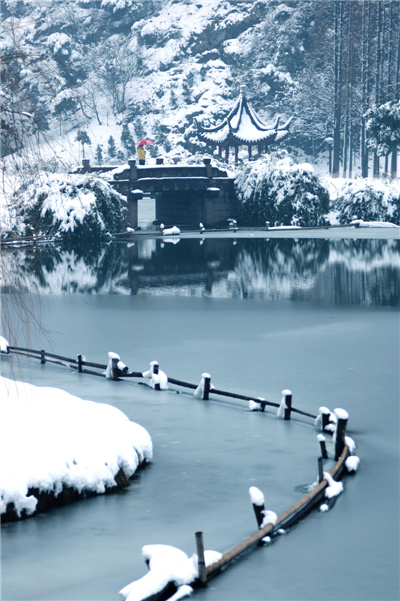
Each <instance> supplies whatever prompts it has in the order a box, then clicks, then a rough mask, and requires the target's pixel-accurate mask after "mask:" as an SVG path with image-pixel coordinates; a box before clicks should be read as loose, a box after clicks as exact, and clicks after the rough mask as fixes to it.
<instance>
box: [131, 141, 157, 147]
mask: <svg viewBox="0 0 400 601" xmlns="http://www.w3.org/2000/svg"><path fill="white" fill-rule="evenodd" d="M146 144H155V142H153V140H140V142H136V146H145V145H146Z"/></svg>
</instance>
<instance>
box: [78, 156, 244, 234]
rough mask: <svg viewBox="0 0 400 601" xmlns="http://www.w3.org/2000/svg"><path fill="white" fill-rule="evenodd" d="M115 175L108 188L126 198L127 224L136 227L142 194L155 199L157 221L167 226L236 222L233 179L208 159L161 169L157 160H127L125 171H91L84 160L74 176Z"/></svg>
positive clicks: (208, 225)
mask: <svg viewBox="0 0 400 601" xmlns="http://www.w3.org/2000/svg"><path fill="white" fill-rule="evenodd" d="M111 170H112V171H114V173H113V179H112V180H110V184H111V185H112V186H113V187H114V188H115V189H116V190H117V191H118V192H120V193H121V194H123V195H124V196H126V198H127V206H128V219H127V222H128V223H127V224H128V225H129V226H130V227H132V228H134V227H137V225H138V201H139V200H140V199H141V198H143V195H144V194H145V193H150V194H151V195H154V197H155V205H156V215H155V217H156V220H158V221H159V222H160V223H164V224H165V226H166V227H168V226H170V225H177V226H192V227H196V228H197V227H198V225H199V223H200V222H202V223H203V224H204V225H205V226H206V227H214V226H222V225H226V224H227V219H229V218H236V203H235V193H234V180H235V178H234V177H232V176H229V175H228V173H227V172H226V171H223V170H221V169H219V168H218V167H214V166H213V165H212V164H211V159H203V165H164V162H163V159H156V164H155V165H137V163H136V160H134V159H130V160H129V161H128V167H127V168H120V170H118V167H115V166H112V167H111V166H107V167H91V166H90V163H89V160H88V159H84V160H83V167H82V168H80V169H78V170H77V171H76V172H75V173H95V172H104V171H111Z"/></svg>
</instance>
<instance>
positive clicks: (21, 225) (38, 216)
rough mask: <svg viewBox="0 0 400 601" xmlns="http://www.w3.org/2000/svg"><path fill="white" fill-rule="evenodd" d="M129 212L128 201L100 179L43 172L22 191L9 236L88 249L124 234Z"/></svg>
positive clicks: (15, 208)
mask: <svg viewBox="0 0 400 601" xmlns="http://www.w3.org/2000/svg"><path fill="white" fill-rule="evenodd" d="M125 211H126V209H125V198H124V197H122V196H121V195H120V194H118V193H117V192H116V191H115V190H114V189H113V188H112V186H111V185H110V184H108V183H107V182H105V181H104V180H102V179H100V178H99V177H93V176H91V175H65V174H59V173H55V174H48V173H44V172H41V173H39V174H38V176H37V177H36V178H35V179H34V180H33V181H32V183H31V184H30V185H28V186H24V187H23V188H22V189H21V190H20V191H19V193H18V200H17V202H15V204H14V207H13V209H12V213H11V214H12V219H11V222H10V227H9V231H8V232H7V233H8V235H10V236H15V235H19V236H30V235H35V236H56V237H58V239H59V240H60V243H62V244H65V245H69V244H74V245H75V246H80V245H85V246H86V247H87V246H88V245H89V246H90V245H96V244H99V243H100V241H101V239H102V237H103V236H104V235H106V234H107V233H108V234H109V233H116V232H120V231H121V230H123V229H124V228H125Z"/></svg>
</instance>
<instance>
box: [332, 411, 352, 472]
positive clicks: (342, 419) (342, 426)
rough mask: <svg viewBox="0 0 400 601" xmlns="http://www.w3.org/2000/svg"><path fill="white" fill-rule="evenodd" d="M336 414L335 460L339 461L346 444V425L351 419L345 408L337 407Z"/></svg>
mask: <svg viewBox="0 0 400 601" xmlns="http://www.w3.org/2000/svg"><path fill="white" fill-rule="evenodd" d="M334 414H335V415H336V418H337V424H336V430H335V434H334V441H335V461H337V460H338V459H339V457H340V455H341V454H342V452H343V449H344V446H345V436H346V426H347V421H348V419H349V414H348V413H347V411H345V410H344V409H335V410H334Z"/></svg>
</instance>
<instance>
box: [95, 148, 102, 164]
mask: <svg viewBox="0 0 400 601" xmlns="http://www.w3.org/2000/svg"><path fill="white" fill-rule="evenodd" d="M96 161H97V164H98V165H101V164H102V163H103V148H102V146H101V145H100V144H97V148H96Z"/></svg>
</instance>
